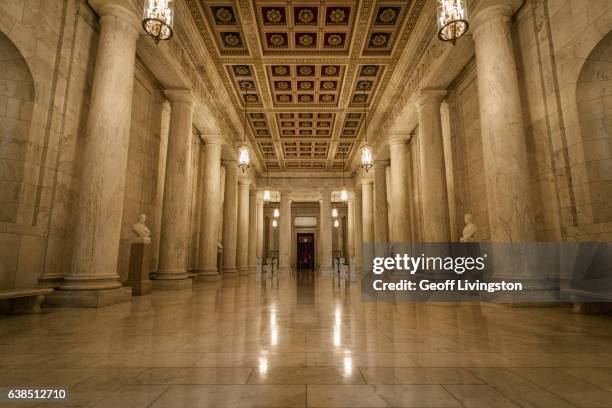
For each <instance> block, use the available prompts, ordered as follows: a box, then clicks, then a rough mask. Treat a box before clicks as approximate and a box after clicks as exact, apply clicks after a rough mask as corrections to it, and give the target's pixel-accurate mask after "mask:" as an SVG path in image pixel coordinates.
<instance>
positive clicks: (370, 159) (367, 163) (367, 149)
mask: <svg viewBox="0 0 612 408" xmlns="http://www.w3.org/2000/svg"><path fill="white" fill-rule="evenodd" d="M365 88H366V85H365V84H363V86H362V87H361V89H362V90H363V125H364V130H363V133H364V136H363V137H364V142H363V146H361V167H362V168H363V169H364V170H365V171H366V173H367V172H368V170H370V169H371V168H372V166H374V154H373V153H372V147H371V146H370V145H369V143H368V112H367V107H366V94H365Z"/></svg>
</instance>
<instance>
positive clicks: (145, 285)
mask: <svg viewBox="0 0 612 408" xmlns="http://www.w3.org/2000/svg"><path fill="white" fill-rule="evenodd" d="M124 285H125V286H126V287H130V288H131V289H132V296H142V295H148V294H150V293H151V292H153V283H151V281H150V280H139V281H126V282H125V283H124Z"/></svg>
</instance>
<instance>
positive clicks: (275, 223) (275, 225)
mask: <svg viewBox="0 0 612 408" xmlns="http://www.w3.org/2000/svg"><path fill="white" fill-rule="evenodd" d="M277 226H278V221H276V219H274V220H272V228H276V227H277Z"/></svg>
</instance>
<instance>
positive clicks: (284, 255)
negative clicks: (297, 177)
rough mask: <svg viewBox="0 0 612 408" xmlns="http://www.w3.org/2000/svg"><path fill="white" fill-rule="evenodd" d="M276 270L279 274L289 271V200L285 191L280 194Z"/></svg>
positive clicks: (290, 240) (290, 241)
mask: <svg viewBox="0 0 612 408" xmlns="http://www.w3.org/2000/svg"><path fill="white" fill-rule="evenodd" d="M278 228H279V242H278V270H279V272H283V271H289V270H290V269H291V252H292V251H291V248H292V246H291V243H292V241H293V240H292V239H291V238H292V237H291V200H290V199H289V196H288V194H287V192H286V191H283V192H281V201H280V219H279V221H278Z"/></svg>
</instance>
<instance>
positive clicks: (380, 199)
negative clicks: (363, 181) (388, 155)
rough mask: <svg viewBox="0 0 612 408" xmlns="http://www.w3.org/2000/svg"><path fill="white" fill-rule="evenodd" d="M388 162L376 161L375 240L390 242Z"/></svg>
mask: <svg viewBox="0 0 612 408" xmlns="http://www.w3.org/2000/svg"><path fill="white" fill-rule="evenodd" d="M387 164H388V162H387V161H386V160H380V161H378V160H377V161H375V162H374V241H375V242H377V243H385V242H389V208H388V206H387V176H386V173H385V171H386V168H387Z"/></svg>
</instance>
